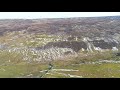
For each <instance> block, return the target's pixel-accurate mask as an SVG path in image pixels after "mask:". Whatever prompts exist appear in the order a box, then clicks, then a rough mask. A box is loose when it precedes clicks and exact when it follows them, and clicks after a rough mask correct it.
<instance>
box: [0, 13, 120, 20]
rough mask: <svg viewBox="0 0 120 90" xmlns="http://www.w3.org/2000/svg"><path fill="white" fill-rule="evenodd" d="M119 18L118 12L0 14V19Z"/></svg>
mask: <svg viewBox="0 0 120 90" xmlns="http://www.w3.org/2000/svg"><path fill="white" fill-rule="evenodd" d="M118 15H119V16H120V12H0V19H39V18H68V17H96V16H118Z"/></svg>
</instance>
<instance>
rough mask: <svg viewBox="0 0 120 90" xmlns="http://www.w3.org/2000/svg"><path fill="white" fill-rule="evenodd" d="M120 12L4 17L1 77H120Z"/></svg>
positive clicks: (0, 34)
mask: <svg viewBox="0 0 120 90" xmlns="http://www.w3.org/2000/svg"><path fill="white" fill-rule="evenodd" d="M119 54H120V16H110V17H86V18H84V17H82V18H58V19H4V20H0V78H115V77H117V78H119V77H120V55H119Z"/></svg>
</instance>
